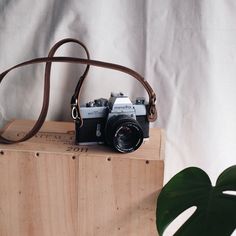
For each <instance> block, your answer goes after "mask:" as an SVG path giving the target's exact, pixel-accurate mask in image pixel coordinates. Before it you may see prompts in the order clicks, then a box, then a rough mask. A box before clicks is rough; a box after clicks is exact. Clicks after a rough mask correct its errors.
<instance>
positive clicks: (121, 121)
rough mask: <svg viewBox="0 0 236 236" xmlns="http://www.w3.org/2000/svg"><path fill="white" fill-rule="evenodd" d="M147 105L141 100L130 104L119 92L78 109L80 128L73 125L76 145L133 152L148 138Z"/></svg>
mask: <svg viewBox="0 0 236 236" xmlns="http://www.w3.org/2000/svg"><path fill="white" fill-rule="evenodd" d="M147 106H148V105H147V103H146V102H145V99H144V98H137V99H136V100H135V102H131V100H130V99H129V97H128V96H125V95H124V94H123V93H113V92H112V93H111V96H110V98H109V99H105V98H100V99H95V100H94V101H90V102H88V103H86V105H84V106H80V113H81V117H82V118H83V126H80V125H79V124H78V123H77V122H75V125H76V143H77V144H80V145H81V144H83V145H88V144H97V143H99V144H102V143H104V144H106V145H109V146H111V147H113V148H114V149H115V150H117V151H119V152H121V153H128V152H133V151H135V150H136V149H138V148H139V147H140V145H141V144H142V143H143V140H144V139H146V138H148V137H149V121H148V120H147Z"/></svg>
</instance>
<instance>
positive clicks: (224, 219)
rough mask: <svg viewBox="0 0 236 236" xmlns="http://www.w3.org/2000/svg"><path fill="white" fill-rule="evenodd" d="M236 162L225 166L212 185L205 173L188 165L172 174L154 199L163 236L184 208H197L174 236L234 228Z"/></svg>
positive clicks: (211, 234) (213, 235)
mask: <svg viewBox="0 0 236 236" xmlns="http://www.w3.org/2000/svg"><path fill="white" fill-rule="evenodd" d="M225 191H236V165H235V166H232V167H230V168H228V169H226V170H225V171H224V172H223V173H222V174H221V175H220V176H219V178H218V179H217V182H216V186H215V187H213V186H212V184H211V181H210V179H209V177H208V175H207V174H206V173H205V172H204V171H203V170H201V169H199V168H196V167H190V168H187V169H184V170H183V171H181V172H179V173H178V174H177V175H175V176H174V177H173V178H172V179H171V180H170V181H169V182H168V183H167V184H166V185H165V186H164V187H163V189H162V191H161V193H160V195H159V197H158V200H157V211H156V217H157V218H156V219H157V222H156V224H157V229H158V232H159V235H160V236H161V235H163V233H164V231H165V229H166V228H167V226H168V225H169V224H170V223H171V222H172V221H173V220H174V219H175V218H176V217H177V216H179V215H180V214H181V213H182V212H183V211H185V210H187V209H188V208H190V207H193V206H195V207H197V209H196V210H195V212H194V213H193V214H192V215H191V216H190V217H189V219H188V220H187V221H186V222H185V223H184V224H183V225H182V226H181V227H180V228H179V229H178V231H177V232H176V233H175V235H176V236H179V235H181V236H185V235H186V236H195V235H196V236H200V235H201V236H228V235H231V234H232V233H233V231H234V230H235V228H236V196H234V195H229V194H225V193H223V192H225Z"/></svg>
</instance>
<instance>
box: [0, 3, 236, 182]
mask: <svg viewBox="0 0 236 236" xmlns="http://www.w3.org/2000/svg"><path fill="white" fill-rule="evenodd" d="M67 37H73V38H77V39H79V40H81V41H83V42H84V43H85V44H86V45H87V47H88V49H89V51H90V54H91V58H92V59H96V60H102V61H107V62H113V63H118V64H122V65H124V66H127V67H130V68H132V69H134V70H136V71H137V72H139V73H140V74H142V75H143V76H144V77H145V78H146V79H147V80H148V81H149V82H150V84H151V85H152V86H153V88H154V90H155V91H156V93H157V98H158V99H157V107H158V113H159V119H158V121H157V122H156V123H155V124H154V126H158V127H162V128H163V129H165V130H166V159H165V181H168V180H169V179H170V177H172V176H173V175H174V174H176V173H177V172H178V171H180V170H182V169H183V168H184V167H188V166H197V167H201V168H203V169H204V170H205V171H206V172H207V173H208V174H209V175H210V177H211V179H212V181H213V184H214V183H215V180H216V178H217V176H218V175H219V174H220V173H221V172H222V171H223V170H224V169H225V168H227V167H229V166H230V165H233V164H235V161H236V106H235V100H236V1H234V0H224V1H222V0H188V1H186V0H179V1H175V0H172V1H171V0H165V1H162V0H147V1H144V0H143V1H142V0H120V1H115V0H93V1H91V0H67V1H65V0H40V1H28V0H20V1H16V0H11V1H9V0H1V1H0V71H3V70H5V69H7V68H8V67H10V66H12V65H14V64H16V63H19V62H21V61H24V60H28V59H31V58H34V57H42V56H46V55H47V53H48V51H49V49H50V47H51V46H52V45H53V44H54V43H55V42H56V41H58V40H60V39H62V38H67ZM57 55H61V56H62V55H63V56H79V57H84V56H85V55H84V53H83V51H82V50H81V49H80V48H78V46H75V45H68V46H64V47H63V48H62V49H60V50H59V52H58V54H57ZM83 69H84V66H76V65H70V64H57V65H54V66H53V76H52V88H51V93H52V94H51V101H50V109H49V114H48V119H50V120H70V98H71V95H72V93H73V89H74V87H75V85H76V82H77V79H78V77H79V75H80V74H81V73H82V71H83ZM42 70H43V69H39V68H36V67H34V66H33V67H30V68H28V69H27V71H21V70H19V72H18V73H12V75H10V76H9V79H8V78H6V80H4V81H3V84H2V86H1V87H0V120H1V125H3V124H4V123H5V121H7V120H9V119H12V118H15V117H16V118H18V119H19V118H21V119H35V118H36V117H37V115H38V110H39V109H40V106H41V102H42V89H43V88H42V81H43V78H42V75H43V74H42ZM32 75H33V76H32ZM32 77H33V78H32ZM111 91H123V92H124V93H125V94H127V95H129V96H130V97H131V98H135V97H136V96H145V95H146V94H145V92H144V90H143V88H142V87H141V86H140V85H139V84H138V82H136V81H134V80H133V79H132V78H130V77H128V76H125V75H124V74H122V73H119V72H114V71H111V70H105V69H98V68H92V69H91V70H90V73H89V76H88V79H87V81H86V85H85V87H84V90H83V102H85V101H88V100H91V99H94V98H99V97H109V93H110V92H111ZM10 93H13V94H12V95H10ZM22 95H23V96H22ZM26 95H27V96H26Z"/></svg>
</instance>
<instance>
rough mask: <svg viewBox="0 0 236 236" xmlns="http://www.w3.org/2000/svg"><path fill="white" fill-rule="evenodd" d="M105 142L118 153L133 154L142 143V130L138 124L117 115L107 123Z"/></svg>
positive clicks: (124, 116) (131, 119) (126, 117)
mask: <svg viewBox="0 0 236 236" xmlns="http://www.w3.org/2000/svg"><path fill="white" fill-rule="evenodd" d="M105 129H106V130H105V136H106V142H107V144H108V145H110V146H112V147H113V148H114V149H116V150H117V151H119V152H122V153H128V152H133V151H135V150H136V149H138V148H139V147H140V145H141V144H142V142H143V130H142V128H141V126H140V125H139V123H138V122H137V121H136V120H135V119H133V118H131V117H130V116H127V115H117V116H113V117H111V118H110V119H109V120H108V121H107V125H106V128H105Z"/></svg>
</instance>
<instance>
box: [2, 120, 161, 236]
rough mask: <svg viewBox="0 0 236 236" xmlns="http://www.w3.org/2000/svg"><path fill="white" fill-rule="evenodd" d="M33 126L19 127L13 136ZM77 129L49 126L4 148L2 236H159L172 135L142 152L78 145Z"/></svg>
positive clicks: (9, 130)
mask: <svg viewBox="0 0 236 236" xmlns="http://www.w3.org/2000/svg"><path fill="white" fill-rule="evenodd" d="M30 125H31V126H32V122H31V121H14V122H12V123H11V124H10V125H8V126H7V127H6V128H5V130H4V135H5V136H8V137H16V136H17V137H20V136H22V135H24V133H25V132H26V130H27V129H28V127H29V126H30ZM73 130H74V124H73V123H64V122H46V123H45V125H44V127H43V128H42V129H41V131H40V132H39V133H38V134H37V135H36V136H35V137H34V138H32V139H31V140H29V141H27V142H24V143H20V144H16V145H2V144H1V145H0V235H1V236H5V235H6V236H27V235H30V236H34V235H39V236H54V235H55V236H60V235H63V236H74V235H79V236H119V235H122V236H131V235H132V236H139V235H140V236H152V235H157V231H156V225H155V210H156V209H155V208H156V198H157V196H158V192H159V191H160V189H161V187H162V184H163V156H164V154H163V153H164V136H163V132H162V131H161V130H160V129H156V128H155V129H151V137H150V140H149V141H148V142H146V143H144V144H143V145H142V146H141V147H140V148H139V149H138V150H137V151H136V152H133V153H130V154H119V153H116V152H113V151H112V150H111V149H110V148H108V147H105V146H102V145H98V146H75V145H73V140H74V131H73Z"/></svg>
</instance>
